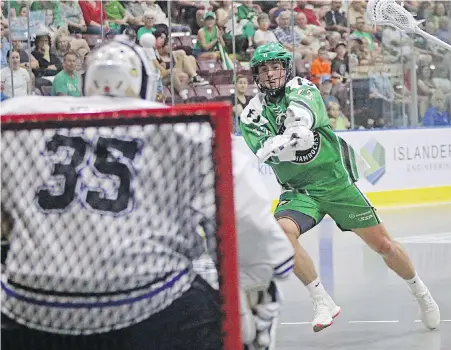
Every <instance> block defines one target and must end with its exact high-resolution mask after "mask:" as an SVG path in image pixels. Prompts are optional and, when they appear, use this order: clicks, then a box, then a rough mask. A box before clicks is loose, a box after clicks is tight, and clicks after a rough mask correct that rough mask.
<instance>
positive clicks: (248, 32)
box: [236, 0, 261, 50]
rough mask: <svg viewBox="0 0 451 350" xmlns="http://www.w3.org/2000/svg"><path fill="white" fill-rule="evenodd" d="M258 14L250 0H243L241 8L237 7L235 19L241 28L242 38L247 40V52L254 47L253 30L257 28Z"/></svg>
mask: <svg viewBox="0 0 451 350" xmlns="http://www.w3.org/2000/svg"><path fill="white" fill-rule="evenodd" d="M260 12H261V11H260ZM258 14H259V13H258V12H257V10H256V9H255V7H254V6H253V4H252V0H243V1H242V4H241V6H239V7H238V12H237V15H236V18H237V21H238V24H240V25H241V26H242V31H243V37H244V38H246V39H247V40H248V50H249V49H252V47H253V46H254V34H255V29H256V28H258V23H257V16H258Z"/></svg>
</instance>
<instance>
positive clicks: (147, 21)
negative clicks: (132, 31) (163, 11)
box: [137, 10, 156, 40]
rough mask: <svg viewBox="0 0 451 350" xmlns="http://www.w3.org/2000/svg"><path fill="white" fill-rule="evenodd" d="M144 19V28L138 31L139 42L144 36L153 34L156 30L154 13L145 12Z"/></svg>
mask: <svg viewBox="0 0 451 350" xmlns="http://www.w3.org/2000/svg"><path fill="white" fill-rule="evenodd" d="M142 19H143V22H144V26H143V27H141V28H139V29H138V32H137V37H138V40H139V39H141V36H143V35H144V34H153V33H154V32H155V30H156V29H155V28H154V26H153V25H154V24H155V15H154V13H153V12H152V11H149V10H147V11H146V12H144V15H143V17H142Z"/></svg>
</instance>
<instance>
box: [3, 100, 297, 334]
mask: <svg viewBox="0 0 451 350" xmlns="http://www.w3.org/2000/svg"><path fill="white" fill-rule="evenodd" d="M27 100H28V101H27ZM31 100H34V101H33V102H35V103H31ZM24 101H25V102H24ZM8 102H9V103H5V111H4V112H5V113H4V114H7V113H8V114H27V113H59V112H60V113H69V112H72V113H74V112H77V111H80V112H93V111H99V109H101V110H103V111H105V110H109V111H111V110H121V109H142V108H155V107H160V108H161V106H162V105H160V104H157V103H152V102H147V101H143V100H137V99H129V98H124V99H118V98H114V99H111V98H108V97H89V98H70V97H47V98H42V97H41V98H39V99H34V98H32V97H28V98H27V99H24V100H20V99H18V101H17V102H16V101H14V99H11V100H10V101H8ZM19 105H20V106H19ZM38 106H39V107H38ZM49 106H50V107H49ZM2 109H3V104H2ZM190 127H191V126H189V127H187V126H186V125H185V126H183V127H181V128H180V129H178V128H177V125H176V126H168V127H167V128H165V126H164V125H163V126H160V127H159V128H158V130H157V127H156V126H155V125H152V124H150V125H145V126H133V125H132V126H127V128H125V127H123V128H121V127H114V128H111V127H104V128H103V127H101V128H90V127H84V128H83V129H81V128H77V129H64V128H62V129H58V132H57V133H55V130H52V129H46V130H44V131H43V130H32V131H30V132H27V133H24V134H23V135H21V133H20V132H19V133H16V134H14V137H15V140H14V141H13V140H10V139H9V140H8V137H10V138H11V137H12V135H13V134H12V133H11V134H10V135H9V132H8V131H4V132H3V137H2V149H3V150H4V153H3V155H2V160H1V162H2V169H9V172H8V174H6V173H4V174H2V182H3V191H2V208H3V209H4V210H6V211H9V212H12V213H14V212H16V213H20V215H21V216H22V219H21V220H17V222H18V223H19V224H18V225H15V226H14V229H13V236H15V237H19V238H16V239H13V240H12V242H11V247H10V251H9V253H8V258H7V262H6V268H5V270H4V272H5V273H3V274H2V300H3V303H2V312H4V313H5V314H6V315H8V316H9V317H11V318H13V319H15V320H17V321H18V322H20V323H23V324H26V325H27V326H29V327H33V328H37V329H43V330H47V331H51V332H59V333H71V334H77V333H78V334H89V333H94V332H102V331H107V330H110V329H112V328H115V329H117V328H123V327H126V326H128V325H130V324H132V323H136V322H139V321H141V320H144V319H146V318H148V317H149V316H151V315H152V314H154V313H156V312H158V311H160V310H162V309H164V308H165V307H167V306H168V305H169V304H171V303H172V302H173V301H174V300H176V299H177V298H179V297H180V296H181V295H182V294H183V293H184V292H185V291H186V290H188V289H189V288H190V286H191V283H192V281H193V280H194V278H195V275H196V274H195V272H194V271H193V267H192V261H193V260H194V259H196V258H198V257H199V256H201V255H202V254H203V253H204V250H203V247H204V246H203V244H202V241H201V240H202V238H201V237H200V236H199V235H198V234H197V227H198V225H199V223H200V221H201V220H202V216H201V215H198V213H204V214H207V216H208V213H214V209H213V208H212V207H211V206H209V205H208V204H212V203H214V190H213V189H212V187H211V183H212V181H213V177H214V171H213V170H212V169H213V167H214V164H213V161H212V159H211V157H210V156H209V154H211V152H212V146H211V133H212V130H211V128H210V127H209V126H206V125H202V127H201V128H199V125H193V127H192V128H190ZM21 137H22V138H23V139H21ZM30 137H31V138H33V139H35V143H30V142H27V139H26V138H30ZM158 139H166V140H171V139H172V140H174V143H175V142H176V143H177V147H176V149H175V148H171V147H170V145H171V142H170V141H168V142H164V143H162V144H161V145H156V144H155V142H156V141H155V140H158ZM7 142H9V143H11V142H18V143H20V144H21V147H27V146H26V145H28V148H26V149H23V150H20V154H21V155H22V156H21V158H20V159H21V162H19V163H17V162H15V160H16V159H17V155H16V154H13V153H12V151H13V150H12V149H11V148H8V147H5V144H6V143H7ZM106 146H109V147H110V149H113V151H112V152H113V153H112V154H109V155H108V156H109V157H113V159H116V160H117V162H113V163H114V164H115V165H116V166H117V167H119V168H120V169H122V172H121V173H120V174H119V173H114V170H113V172H111V169H110V170H109V171H110V173H108V172H107V171H106V170H105V168H104V167H103V168H102V167H101V166H100V167H97V168H95V169H94V170H93V169H92V167H88V166H81V165H82V164H88V163H91V164H93V163H94V164H98V163H97V160H98V158H99V155H98V154H96V153H95V152H96V149H98V148H99V147H104V148H105V147H106ZM116 151H117V152H116ZM25 155H26V156H25ZM96 157H97V160H95V159H96ZM36 159H39V161H36ZM149 161H150V162H151V163H150V164H149ZM32 162H35V163H36V164H34V165H33V164H32ZM74 162H75V164H77V167H76V169H74V170H75V171H76V172H77V173H78V174H79V177H81V178H82V179H83V183H82V184H78V183H75V184H74V183H73V179H72V178H71V177H70V176H71V174H70V173H67V172H65V173H59V174H58V172H56V173H55V169H57V168H56V167H55V165H56V166H58V165H59V166H61V165H62V166H63V167H64V165H66V166H67V165H69V169H70V165H74ZM194 163H195V164H197V166H192V165H193V164H194ZM233 163H234V172H233V173H234V178H235V191H234V192H235V206H236V219H237V229H238V237H239V256H240V267H241V273H240V277H241V278H240V279H241V285H242V286H243V287H244V289H246V288H252V287H255V286H265V285H268V284H269V282H270V280H271V279H272V278H273V275H276V276H279V277H282V278H283V277H285V276H286V275H287V274H288V273H289V272H291V270H292V266H293V248H292V246H291V244H290V243H289V241H288V239H287V238H286V236H285V235H284V234H283V232H282V230H281V229H280V227H279V226H278V224H277V222H276V221H275V219H274V218H273V217H272V215H271V214H270V202H269V197H268V195H267V193H266V191H265V189H264V185H263V183H262V182H261V180H260V179H259V178H258V174H257V173H256V172H255V170H254V171H253V170H252V166H251V165H250V164H251V160H250V159H249V158H248V157H247V155H244V154H240V153H239V152H234V154H233ZM36 165H38V168H36ZM78 165H80V166H79V167H78ZM98 165H99V164H98ZM100 165H101V164H100ZM19 167H21V168H23V169H22V170H21V173H27V174H28V177H29V178H30V179H32V181H31V182H28V183H27V182H19V181H17V180H16V179H15V177H14V174H15V172H16V170H17V169H18V168H19ZM33 169H34V170H33ZM59 169H61V168H59ZM64 169H68V168H67V167H66V168H64ZM148 169H152V171H150V172H149V171H147V170H148ZM143 170H144V171H143ZM33 171H34V172H35V173H33ZM107 174H110V175H111V174H114V175H115V176H113V177H108V176H104V175H107ZM163 175H165V176H163ZM208 175H210V176H208ZM127 176H129V178H128V180H127ZM255 176H256V178H255ZM130 177H132V178H133V181H131V180H130ZM163 177H164V178H166V179H168V178H169V179H171V178H172V179H173V180H174V181H167V182H166V183H164V184H162V180H161V179H162V178H163ZM62 180H63V181H62ZM124 180H125V182H127V181H128V184H129V185H130V186H129V187H128V188H127V186H126V187H125V188H124V186H123V184H124V183H123V181H124ZM30 183H31V184H37V185H36V186H35V187H31V188H23V187H21V185H24V184H25V185H30ZM133 183H134V184H139V188H138V187H136V185H135V188H133V185H132V184H133ZM71 186H73V188H71V189H72V190H73V191H72V192H71V191H69V192H68V189H67V187H71ZM163 186H164V187H168V188H169V189H170V190H167V189H162V188H161V187H163ZM199 189H200V190H199ZM130 191H133V193H134V201H130V200H128V197H127V193H130ZM76 193H79V194H78V195H76ZM193 193H196V198H197V199H196V198H194V197H193V196H191V195H186V194H193ZM36 194H38V196H37V197H36ZM77 196H78V197H77ZM75 197H77V198H75ZM120 198H123V199H124V200H123V201H122V200H119V199H120ZM199 198H202V200H200V201H199ZM49 199H52V200H49ZM55 199H57V200H55ZM93 199H96V201H94V200H93ZM55 203H56V205H57V206H60V207H55ZM58 203H59V204H58ZM161 203H165V205H164V206H161ZM198 203H202V204H203V205H202V206H198V205H197V204H198ZM205 204H207V206H205ZM73 208H77V209H78V210H75V211H72V210H71V209H73ZM193 210H194V211H193ZM74 212H76V214H74ZM105 214H106V215H105ZM13 219H14V217H13ZM24 223H26V224H24ZM94 228H95V229H94ZM64 237H66V238H64ZM213 248H215V247H214V246H213ZM70 256H73V257H74V259H73V260H71V259H66V260H62V257H66V258H67V257H70ZM62 264H67V266H63V268H62V266H61V265H62ZM137 286H138V288H137ZM67 291H70V293H65V292H67ZM44 314H45V315H47V316H46V318H45V319H43V318H42V315H44ZM76 315H83V316H80V317H77V316H76Z"/></svg>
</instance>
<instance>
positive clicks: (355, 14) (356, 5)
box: [347, 0, 367, 31]
mask: <svg viewBox="0 0 451 350" xmlns="http://www.w3.org/2000/svg"><path fill="white" fill-rule="evenodd" d="M347 15H348V24H349V26H350V27H351V31H353V30H355V29H356V26H357V18H359V17H362V18H363V20H364V22H365V24H367V19H366V14H365V1H363V0H352V1H351V3H350V4H349V7H348V13H347Z"/></svg>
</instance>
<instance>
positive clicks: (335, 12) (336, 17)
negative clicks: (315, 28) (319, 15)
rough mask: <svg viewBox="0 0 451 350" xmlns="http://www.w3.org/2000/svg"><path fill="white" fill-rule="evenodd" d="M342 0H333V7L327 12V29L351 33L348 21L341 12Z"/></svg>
mask: <svg viewBox="0 0 451 350" xmlns="http://www.w3.org/2000/svg"><path fill="white" fill-rule="evenodd" d="M341 6H342V1H341V0H334V1H332V8H331V10H330V11H329V12H327V13H326V17H325V20H326V30H329V31H335V32H339V33H349V28H348V21H347V19H346V16H345V14H344V13H343V12H341V11H340V10H341Z"/></svg>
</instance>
